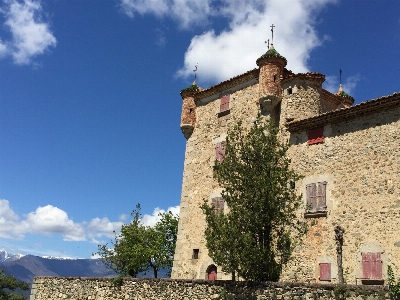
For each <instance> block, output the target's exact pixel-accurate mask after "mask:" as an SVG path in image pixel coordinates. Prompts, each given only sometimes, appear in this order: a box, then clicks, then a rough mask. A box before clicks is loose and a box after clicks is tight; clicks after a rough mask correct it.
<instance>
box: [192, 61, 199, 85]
mask: <svg viewBox="0 0 400 300" xmlns="http://www.w3.org/2000/svg"><path fill="white" fill-rule="evenodd" d="M198 65H199V63H197V64H196V65H195V66H194V70H193V72H194V81H193V84H192V85H197V84H196V72H197V66H198Z"/></svg>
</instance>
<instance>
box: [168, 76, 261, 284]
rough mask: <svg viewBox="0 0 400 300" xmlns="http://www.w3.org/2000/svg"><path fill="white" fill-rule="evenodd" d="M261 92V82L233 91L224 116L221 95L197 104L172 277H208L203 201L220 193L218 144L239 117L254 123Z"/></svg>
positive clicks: (183, 185)
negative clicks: (216, 164)
mask: <svg viewBox="0 0 400 300" xmlns="http://www.w3.org/2000/svg"><path fill="white" fill-rule="evenodd" d="M258 92H259V91H258V84H255V85H251V86H249V87H247V88H244V89H241V90H239V91H235V92H232V93H231V96H230V113H229V114H227V115H225V116H222V117H218V111H219V104H220V102H219V99H216V100H214V101H211V102H208V103H198V105H197V109H196V114H197V120H196V126H195V129H194V131H193V134H192V136H191V137H190V138H189V139H188V141H187V143H186V153H185V164H184V171H183V182H182V195H181V203H180V217H179V225H178V228H179V231H178V238H177V244H176V252H175V257H174V265H173V269H172V278H185V279H194V278H198V279H205V278H206V270H207V267H208V266H209V265H211V264H213V261H212V260H211V259H210V258H209V257H208V255H207V253H208V251H207V248H206V246H205V239H204V235H203V233H204V230H205V226H206V224H205V219H204V215H203V212H202V211H201V209H200V205H201V204H202V203H203V201H204V199H206V200H209V201H211V199H212V198H213V197H218V196H219V195H220V194H219V193H220V189H219V187H218V185H217V183H216V182H215V181H214V179H213V174H212V166H213V164H214V162H215V144H216V143H218V142H221V141H224V140H225V138H226V134H227V132H228V128H231V127H232V126H233V125H234V124H236V123H237V122H238V120H239V119H241V120H245V124H244V125H245V126H248V125H251V124H252V120H254V119H255V117H256V116H257V112H258V111H259V104H258V96H259V95H258ZM193 249H199V258H198V259H192V254H193ZM218 279H230V275H229V276H228V275H225V274H222V273H220V272H219V273H218Z"/></svg>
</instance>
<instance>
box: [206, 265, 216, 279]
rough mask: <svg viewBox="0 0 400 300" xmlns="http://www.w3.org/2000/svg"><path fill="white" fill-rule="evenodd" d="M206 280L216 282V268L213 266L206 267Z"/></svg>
mask: <svg viewBox="0 0 400 300" xmlns="http://www.w3.org/2000/svg"><path fill="white" fill-rule="evenodd" d="M207 280H217V267H216V266H215V265H209V266H208V268H207Z"/></svg>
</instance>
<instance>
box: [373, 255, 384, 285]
mask: <svg viewBox="0 0 400 300" xmlns="http://www.w3.org/2000/svg"><path fill="white" fill-rule="evenodd" d="M371 279H382V260H381V254H380V253H379V252H378V253H371Z"/></svg>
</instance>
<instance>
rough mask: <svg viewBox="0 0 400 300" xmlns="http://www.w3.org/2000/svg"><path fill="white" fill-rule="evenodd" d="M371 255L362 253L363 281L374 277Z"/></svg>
mask: <svg viewBox="0 0 400 300" xmlns="http://www.w3.org/2000/svg"><path fill="white" fill-rule="evenodd" d="M371 254H372V253H361V256H362V261H361V266H362V278H363V279H371V275H372V268H371V266H372V264H371Z"/></svg>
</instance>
